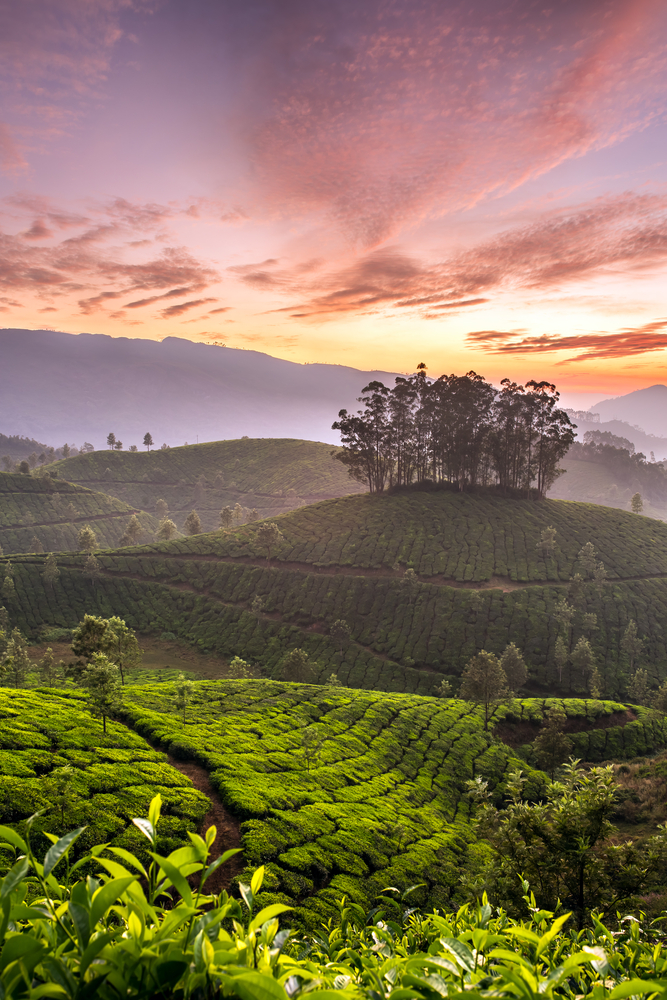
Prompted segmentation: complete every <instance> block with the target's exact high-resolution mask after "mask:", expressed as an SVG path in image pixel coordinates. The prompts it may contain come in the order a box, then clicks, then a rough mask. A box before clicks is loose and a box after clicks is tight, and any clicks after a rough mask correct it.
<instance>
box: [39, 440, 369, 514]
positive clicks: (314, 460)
mask: <svg viewBox="0 0 667 1000" xmlns="http://www.w3.org/2000/svg"><path fill="white" fill-rule="evenodd" d="M335 450H336V449H335V448H333V447H332V446H331V445H328V444H320V443H319V442H316V441H299V440H292V439H289V438H276V439H275V440H274V439H272V438H260V439H256V438H241V439H239V440H236V441H213V442H210V443H208V444H198V445H188V446H184V447H180V448H169V449H166V450H164V451H163V450H161V449H157V450H154V451H151V452H147V451H143V452H127V451H123V452H118V451H95V452H90V453H88V454H86V455H76V456H75V457H74V458H68V459H63V460H62V461H60V462H55V463H53V465H52V466H48V467H47V468H50V469H52V470H55V471H58V473H59V475H60V477H61V478H64V479H67V480H70V481H72V482H75V483H84V484H85V485H86V486H89V487H90V488H91V489H94V490H100V491H102V492H104V493H108V494H109V495H110V496H113V497H117V498H118V499H120V500H123V501H125V502H126V503H128V504H130V505H132V506H133V507H140V508H141V509H142V510H146V511H149V512H154V510H155V504H156V502H157V501H158V500H164V501H165V502H166V503H167V504H168V506H169V510H170V516H171V517H172V518H173V519H174V520H175V521H176V523H177V526H178V527H179V528H180V527H181V525H182V523H183V521H184V519H185V517H186V516H187V514H188V513H189V512H190V511H191V510H192V509H193V508H196V510H197V512H198V514H199V516H200V518H201V520H202V525H203V527H204V529H205V530H206V531H211V530H213V529H214V528H217V527H218V523H219V515H220V510H221V509H222V508H223V507H227V506H231V507H234V506H235V505H236V504H237V503H238V504H240V505H241V506H242V507H246V508H248V509H250V510H252V509H253V508H254V509H256V510H257V511H258V512H259V514H260V516H261V517H268V516H274V515H276V514H280V513H282V512H283V511H286V510H292V509H293V508H295V507H299V506H301V505H302V504H303V503H304V502H305V503H310V502H311V501H313V500H320V499H322V498H323V497H336V496H343V495H345V494H347V493H358V492H359V491H360V490H361V489H362V487H361V486H360V484H359V483H355V482H354V481H353V480H351V479H350V477H349V476H348V473H347V469H346V468H345V467H344V466H343V465H341V463H340V462H337V461H336V460H335V459H334V458H333V457H332V452H334V451H335Z"/></svg>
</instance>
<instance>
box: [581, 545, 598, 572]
mask: <svg viewBox="0 0 667 1000" xmlns="http://www.w3.org/2000/svg"><path fill="white" fill-rule="evenodd" d="M577 559H578V560H579V563H580V564H581V568H582V569H583V571H584V573H585V574H586V576H588V577H591V576H593V573H594V572H595V567H596V565H597V553H596V551H595V546H594V545H593V543H592V542H586V544H585V545H583V546H582V547H581V549H580V550H579V554H578V556H577Z"/></svg>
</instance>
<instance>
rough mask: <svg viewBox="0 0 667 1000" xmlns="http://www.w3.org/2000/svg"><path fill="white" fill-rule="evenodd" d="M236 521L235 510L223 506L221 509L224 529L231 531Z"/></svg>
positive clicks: (221, 525)
mask: <svg viewBox="0 0 667 1000" xmlns="http://www.w3.org/2000/svg"><path fill="white" fill-rule="evenodd" d="M233 522H234V511H233V510H232V508H231V507H223V508H222V510H221V511H220V527H221V528H222V530H223V531H229V529H230V528H231V526H232V524H233Z"/></svg>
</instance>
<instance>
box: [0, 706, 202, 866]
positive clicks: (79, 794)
mask: <svg viewBox="0 0 667 1000" xmlns="http://www.w3.org/2000/svg"><path fill="white" fill-rule="evenodd" d="M157 791H159V793H160V795H161V796H162V798H163V799H164V800H165V802H166V803H167V806H166V810H165V812H166V815H165V819H164V823H163V826H162V832H163V834H164V838H165V839H164V844H163V846H164V847H165V848H169V849H172V848H174V847H177V846H179V845H180V844H181V843H182V842H183V841H184V840H186V839H187V831H188V830H194V829H196V828H197V826H198V825H199V823H200V822H201V820H202V819H203V817H204V815H205V814H206V812H207V810H208V807H209V801H208V799H207V798H206V796H205V795H203V794H202V793H201V792H198V791H196V790H195V789H194V788H193V787H192V784H191V782H190V781H189V779H188V778H186V777H185V776H184V775H182V774H181V773H180V772H179V771H177V770H176V769H175V768H173V767H171V766H169V764H168V763H167V761H166V757H165V755H164V754H163V753H160V752H158V751H156V750H154V749H152V748H151V747H150V746H149V745H148V744H147V743H146V742H145V740H143V739H142V738H141V737H140V736H138V735H137V734H136V733H135V732H132V731H131V730H130V729H128V728H127V727H126V726H124V725H123V724H122V723H120V722H113V721H108V722H107V732H106V734H105V733H104V732H103V731H102V723H101V721H100V720H99V719H94V718H92V717H91V715H90V713H89V712H88V711H87V708H86V704H85V700H84V699H83V697H82V696H81V695H80V694H78V693H76V692H55V691H53V690H48V689H43V690H37V691H35V690H32V691H25V690H17V691H11V690H8V689H7V688H0V823H2V824H5V825H7V824H9V825H11V826H13V827H15V828H17V829H19V830H20V829H22V828H23V823H24V821H25V820H26V819H27V818H28V817H29V816H31V815H32V814H33V813H35V812H37V811H38V810H40V809H44V810H46V813H45V815H44V816H42V817H40V818H39V819H38V820H37V822H36V824H35V826H34V827H33V829H34V830H35V831H37V832H38V833H39V831H41V830H44V829H46V830H49V831H50V832H52V833H56V834H58V833H64V832H66V831H67V830H70V829H73V828H74V827H77V826H84V825H85V826H86V827H87V829H86V831H85V833H84V834H83V837H82V838H81V839H80V841H79V845H78V846H79V848H80V849H81V850H84V849H86V848H87V847H90V846H92V845H93V844H95V843H106V842H110V843H112V844H113V845H114V846H116V847H124V848H126V849H129V850H137V849H141V850H143V847H144V844H143V842H142V837H141V835H140V834H139V833H138V831H137V830H136V828H135V827H133V826H132V818H133V817H134V816H140V815H143V814H144V813H145V812H146V810H147V808H148V803H149V802H150V800H151V799H152V797H153V796H154V795H155V794H156V792H157ZM39 839H41V840H43V841H44V844H45V845H46V846H48V844H47V842H46V840H44V838H39ZM3 860H4V859H3Z"/></svg>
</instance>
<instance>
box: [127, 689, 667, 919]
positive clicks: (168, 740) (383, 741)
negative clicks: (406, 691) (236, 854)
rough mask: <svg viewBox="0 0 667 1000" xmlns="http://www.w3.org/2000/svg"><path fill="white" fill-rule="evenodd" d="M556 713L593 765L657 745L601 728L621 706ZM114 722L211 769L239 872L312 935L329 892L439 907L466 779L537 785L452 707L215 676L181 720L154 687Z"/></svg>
mask: <svg viewBox="0 0 667 1000" xmlns="http://www.w3.org/2000/svg"><path fill="white" fill-rule="evenodd" d="M550 704H552V703H551V702H549V703H547V704H546V705H545V703H544V702H543V701H542V700H539V701H533V700H527V701H525V702H514V703H512V705H511V706H509V707H508V708H505V709H503V710H501V711H500V712H499V713H498V718H499V721H502V722H503V723H504V725H505V728H507V727H508V726H509V728H510V729H511V723H512V720H514V721H515V722H518V721H521V720H526V719H530V720H533V721H535V722H536V723H537V724H538V725H539V723H540V722H541V721H542V718H543V713H544V711H545V708H546V707H548V705H550ZM563 708H564V709H565V711H566V714H567V715H568V717H569V721H570V722H571V723H576V722H581V724H582V727H583V728H585V730H586V732H584V733H581V734H580V735H581V736H582V737H583V738H584V739H585V740H586V741H588V745H589V746H590V747H591V749H592V751H593V753H592V754H591V756H590V757H589V759H592V760H596V759H600V754H599V751H600V750H602V749H603V748H604V747H605V744H607V745H608V746H609V747H610V748H611V747H615V748H616V749H617V750H618V751H620V752H619V753H618V756H621V757H622V756H624V755H625V753H626V751H624V749H623V733H624V732H625V733H627V737H626V739H627V754H628V755H629V756H633V755H635V754H637V753H645V752H647V751H650V750H651V749H653V747H654V746H655V744H656V741H658V742H662V741H664V732H663V729H664V726H663V724H662V723H658V722H655V723H652V722H649V721H647V722H642V721H638V722H634V723H630V724H629V725H626V726H625V727H624V728H623V727H620V726H615V727H614V726H612V727H605V722H606V721H612V720H613V719H614V718H615V717H616V716H618V715H623V713H624V711H625V710H626V706H624V705H619V704H615V703H611V702H606V703H600V702H591V701H588V702H586V701H579V702H576V701H565V702H563ZM646 714H647V716H648V713H646ZM125 716H126V718H127V719H128V721H129V722H130V723H131V725H132V726H133V727H135V728H136V729H137V730H138V731H139V732H141V733H142V734H144V735H145V736H147V737H148V738H149V739H150V740H152V741H157V742H158V743H159V744H160V745H161V746H163V747H165V748H166V747H169V749H170V752H171V753H172V754H175V755H177V756H178V757H179V758H181V759H186V760H187V759H192V760H196V761H197V762H199V763H200V764H203V765H204V766H205V767H206V769H207V770H208V771H209V772H211V780H212V783H213V785H214V787H215V788H216V789H217V790H218V791H219V793H220V795H221V797H222V800H223V802H224V804H225V805H226V806H227V808H228V809H229V810H230V811H231V812H232V813H234V814H235V815H237V816H238V817H239V818H240V819H241V820H242V825H241V834H242V843H243V847H244V861H245V863H246V865H247V866H248V870H247V872H246V874H247V875H248V876H249V874H250V871H251V870H252V869H253V868H256V867H257V866H258V865H260V864H263V865H266V866H267V877H266V880H265V887H266V889H267V890H269V891H270V892H271V894H272V898H274V899H276V900H279V901H282V902H286V903H289V904H290V905H296V906H297V907H298V908H299V910H298V914H299V919H300V921H303V922H305V923H306V924H309V925H310V926H312V927H317V926H319V923H320V921H321V920H322V919H326V918H327V917H329V916H331V915H332V913H333V912H334V910H335V903H336V901H337V900H338V899H340V898H341V897H342V896H344V895H345V896H347V897H348V899H350V900H352V901H353V902H357V903H360V904H361V905H362V906H363V907H364V908H365V909H366V908H368V907H369V906H371V905H372V903H373V900H374V899H375V897H376V896H377V894H378V893H379V892H381V891H382V889H384V888H385V887H386V886H388V885H393V886H397V887H399V888H400V889H406V888H407V887H408V886H410V885H414V883H415V882H423V883H425V886H424V888H423V889H422V890H420V892H419V894H418V895H416V896H415V897H414V899H413V900H412V901H413V903H417V902H418V903H420V904H422V905H425V906H432V905H436V906H438V907H440V908H443V907H444V908H447V907H448V905H449V903H450V902H451V901H452V900H456V899H457V897H458V892H459V890H460V877H461V875H462V874H463V872H464V871H465V869H466V867H467V866H470V867H471V868H472V869H474V870H476V871H479V869H480V868H481V867H482V865H483V862H484V858H485V855H486V848H485V846H484V845H483V844H482V843H479V842H476V841H475V838H474V835H473V834H472V831H471V829H470V825H469V820H470V802H469V799H468V798H467V797H466V794H465V792H466V782H467V781H468V780H470V779H473V778H475V777H481V778H483V779H485V780H488V781H489V784H490V787H491V789H492V790H493V791H494V794H495V796H496V797H497V798H498V799H500V796H501V794H502V791H503V787H504V782H505V779H506V777H507V774H508V772H509V771H511V770H512V769H513V768H516V767H521V768H522V769H523V770H524V773H526V774H527V775H528V776H529V778H530V780H529V784H528V787H527V789H526V794H527V796H528V797H529V798H531V797H532V798H536V797H538V796H539V794H540V793H541V791H542V786H543V782H544V776H543V775H542V774H541V773H540V772H535V771H531V768H530V766H529V765H528V764H527V763H526V760H525V759H522V760H520V759H518V758H517V757H516V756H515V754H514V752H513V751H512V750H510V749H509V748H508V747H507V746H506V745H504V744H503V743H500V742H499V741H497V740H496V739H494V738H493V736H492V735H491V734H489V733H485V732H484V730H483V724H482V716H481V712H480V711H479V710H475V709H474V708H472V707H471V706H470V705H469V704H467V703H465V702H461V701H453V700H448V701H440V700H436V699H433V698H419V697H415V696H406V695H384V696H383V695H379V694H377V693H376V692H373V693H369V692H359V691H351V690H340V689H335V688H331V687H325V688H317V687H313V686H311V685H298V684H278V683H275V682H266V681H241V682H233V681H218V682H201V683H199V684H197V703H196V706H194V708H193V710H192V714H191V717H190V722H189V723H188V724H187V725H185V726H184V725H183V724H182V722H181V721H180V720H179V719H178V718H177V717H175V716H174V714H173V712H172V711H170V710H169V707H168V706H167V705H166V704H165V697H164V688H163V687H161V686H160V685H153V686H146V687H142V688H135V689H133V690H132V691H131V692H130V693H129V695H128V698H127V703H126V708H125ZM524 725H525V721H524ZM653 725H655V730H654V728H653ZM583 745H584V744H583V743H581V744H580V745H579V746H578V747H577V749H580V747H582V746H583ZM304 747H305V748H308V747H315V748H316V749H315V751H314V752H312V751H311V752H310V753H308V751H307V750H306V752H304ZM596 750H597V751H598V752H597V754H596ZM267 901H268V900H267Z"/></svg>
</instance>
